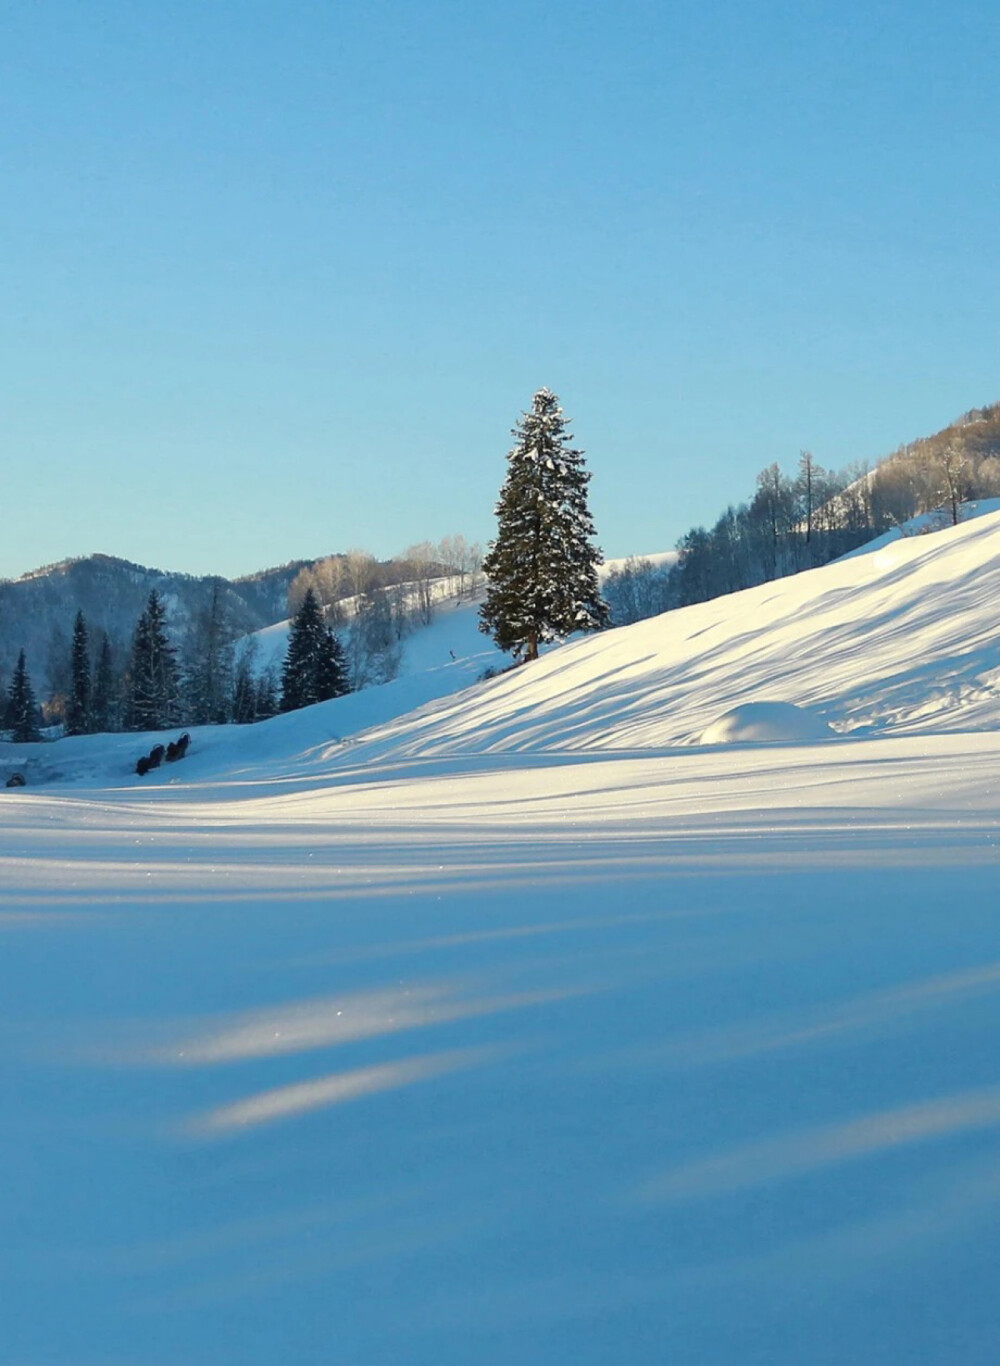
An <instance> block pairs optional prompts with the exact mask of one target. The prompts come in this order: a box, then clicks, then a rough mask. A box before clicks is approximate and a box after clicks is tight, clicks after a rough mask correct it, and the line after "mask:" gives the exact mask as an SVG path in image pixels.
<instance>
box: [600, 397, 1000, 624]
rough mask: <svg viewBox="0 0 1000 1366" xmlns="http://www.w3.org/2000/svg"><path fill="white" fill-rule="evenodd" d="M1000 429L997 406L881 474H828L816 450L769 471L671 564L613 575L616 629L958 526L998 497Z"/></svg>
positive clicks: (907, 452)
mask: <svg viewBox="0 0 1000 1366" xmlns="http://www.w3.org/2000/svg"><path fill="white" fill-rule="evenodd" d="M998 425H1000V405H997V406H996V407H994V408H987V409H974V410H972V411H971V412H969V413H966V414H965V415H964V416H963V418H961V419H960V420H959V422H958V423H957V424H955V426H954V427H953V428H949V429H948V430H946V431H945V432H943V433H940V434H939V436H937V437H934V438H928V439H926V440H923V441H919V442H914V443H913V444H912V445H909V446H903V447H901V448H900V449H899V450H898V451H896V452H895V453H894V454H893V455H891V456H889V457H887V459H885V460H883V461H881V462H880V463H879V464H877V465H876V466H874V467H869V466H868V465H854V466H851V467H848V468H847V469H845V470H840V471H834V470H828V469H825V468H824V467H823V466H822V465H820V464H819V462H818V461H817V460H816V459H815V458H814V456H813V455H812V454H811V453H810V452H809V451H804V452H803V453H802V455H801V456H800V459H799V463H798V468H797V469H796V471H795V473H794V474H786V473H784V472H783V471H782V470H781V468H780V467H779V466H778V465H777V464H772V465H769V466H768V467H767V468H766V469H764V470H761V472H760V473H759V474H758V475H757V480H756V487H755V490H754V494H753V496H752V497H751V498H750V499H749V500H747V501H746V502H742V503H739V504H736V505H732V504H731V505H730V506H729V507H727V508H726V509H725V511H724V512H723V513H722V514H721V515H720V516H719V518H718V520H717V521H716V522H715V524H714V525H713V526H712V527H709V528H706V527H703V526H698V527H693V528H692V529H691V530H690V531H688V532H686V533H685V534H684V535H683V536H682V537H681V539H680V540H679V541H678V543H677V558H676V561H675V562H674V563H673V564H672V565H666V566H662V565H654V564H652V563H650V562H649V561H644V560H636V559H633V560H630V561H628V562H627V563H626V564H625V565H624V566H623V567H622V568H621V569H616V570H615V571H613V572H612V573H611V574H610V575H609V576H608V578H607V580H606V581H605V584H604V595H605V598H606V600H607V601H608V604H609V606H610V608H611V612H612V616H613V619H614V621H615V623H616V625H627V624H628V623H629V622H632V621H639V620H642V619H643V618H645V617H650V616H655V615H657V614H659V613H660V612H666V611H669V610H671V609H672V608H675V607H685V606H688V605H689V604H691V603H695V602H705V601H708V600H709V599H710V598H715V597H719V596H721V595H722V594H725V593H735V592H738V591H739V590H740V589H743V588H753V587H755V586H756V585H757V584H761V583H767V582H769V581H770V580H772V579H777V578H782V577H784V576H786V575H789V574H797V573H799V572H800V571H801V570H804V569H813V568H816V567H817V566H819V565H823V564H827V563H829V561H831V560H834V559H836V558H837V557H838V556H840V555H844V554H846V553H847V552H848V551H850V550H854V549H856V548H857V547H858V546H860V545H864V544H865V543H866V542H868V541H870V540H872V539H873V538H874V537H875V536H879V535H881V534H882V533H883V532H885V531H888V530H890V529H891V528H893V527H898V526H901V525H903V524H904V523H906V522H908V521H909V520H910V519H911V518H913V517H916V516H919V515H921V514H934V513H936V514H937V515H938V517H939V519H940V521H941V523H942V524H945V523H948V522H952V523H954V522H957V521H958V520H959V516H960V508H961V504H962V503H964V502H967V501H969V500H973V499H978V498H995V497H1000V457H998V455H997V454H996V444H997V442H998V438H997V433H996V428H997V426H998ZM977 437H979V438H980V441H979V443H977Z"/></svg>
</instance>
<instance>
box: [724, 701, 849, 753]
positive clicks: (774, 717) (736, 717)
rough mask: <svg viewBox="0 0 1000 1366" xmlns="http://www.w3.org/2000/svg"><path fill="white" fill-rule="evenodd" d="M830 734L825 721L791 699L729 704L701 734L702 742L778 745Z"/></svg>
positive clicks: (816, 738)
mask: <svg viewBox="0 0 1000 1366" xmlns="http://www.w3.org/2000/svg"><path fill="white" fill-rule="evenodd" d="M833 734H834V732H833V730H832V729H831V728H830V726H828V725H827V723H826V722H825V721H822V720H820V718H819V717H818V716H814V715H813V713H812V712H811V711H806V710H805V708H804V707H797V706H796V705H795V704H794V702H744V703H743V705H742V706H739V707H733V709H732V711H727V712H725V713H724V714H723V715H722V716H720V717H719V719H718V720H717V721H713V722H712V724H711V725H710V726H707V727H706V728H705V730H703V731H702V733H701V743H702V744H703V745H732V744H758V745H759V744H776V743H778V744H780V743H782V742H788V741H792V742H795V743H799V744H801V743H802V742H804V741H812V740H829V739H830V737H831V736H832V735H833Z"/></svg>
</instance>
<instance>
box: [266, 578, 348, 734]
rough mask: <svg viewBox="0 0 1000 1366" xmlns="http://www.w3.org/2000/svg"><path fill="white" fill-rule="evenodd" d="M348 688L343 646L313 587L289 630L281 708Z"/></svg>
mask: <svg viewBox="0 0 1000 1366" xmlns="http://www.w3.org/2000/svg"><path fill="white" fill-rule="evenodd" d="M347 691H348V686H347V670H346V666H345V663H344V654H343V650H342V649H341V647H340V642H339V641H338V640H337V637H336V636H335V635H334V634H333V632H332V631H331V629H330V628H329V627H328V626H327V625H326V624H325V623H324V621H323V612H322V609H321V608H320V605H319V602H318V601H317V599H316V594H315V593H314V592H313V590H312V589H311V588H310V589H308V590H307V591H306V595H305V597H304V598H303V599H302V606H301V607H300V608H299V610H298V611H297V612H296V614H295V617H294V618H293V620H292V626H291V630H290V631H289V633H288V653H287V654H286V656H285V663H284V666H283V668H282V670H281V710H282V711H296V710H297V709H298V708H299V707H308V706H311V705H312V703H313V702H325V701H326V700H327V698H330V697H340V696H341V695H342V694H343V693H345V692H347Z"/></svg>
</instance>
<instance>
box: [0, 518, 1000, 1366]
mask: <svg viewBox="0 0 1000 1366" xmlns="http://www.w3.org/2000/svg"><path fill="white" fill-rule="evenodd" d="M998 601H1000V515H998V514H993V515H992V516H984V517H982V518H980V519H978V520H976V521H973V522H969V523H967V524H965V525H962V526H959V527H957V528H954V529H951V530H948V531H944V532H941V533H938V534H936V535H934V536H927V537H920V538H914V539H904V540H901V541H899V542H898V543H895V544H893V545H892V546H890V547H887V548H885V549H883V550H882V551H877V552H875V553H873V554H871V555H869V556H861V557H857V558H855V559H852V560H847V561H843V562H841V563H839V564H836V565H831V566H828V567H826V568H825V569H822V570H817V571H814V572H813V573H811V574H806V575H799V576H797V577H796V578H794V579H786V580H782V581H780V582H778V583H773V584H768V585H765V586H764V587H762V588H758V589H753V590H750V591H749V592H746V593H742V594H739V595H736V596H734V597H731V598H727V599H720V600H718V601H717V602H713V603H708V604H704V605H701V606H698V607H694V608H689V609H686V610H685V611H683V612H677V613H672V614H670V615H668V616H666V617H663V618H659V619H656V620H654V621H650V622H641V623H639V624H638V625H636V626H632V627H627V628H623V629H621V630H619V631H614V632H608V633H606V634H604V635H602V636H598V637H593V638H589V639H584V640H581V641H579V642H576V643H573V644H570V645H567V646H564V647H562V648H561V649H559V650H555V651H553V652H552V653H551V654H550V655H548V656H547V657H545V658H544V659H542V660H541V661H539V662H537V663H536V664H533V665H531V666H529V667H526V668H524V669H520V670H516V671H514V672H512V673H508V674H504V675H503V676H501V677H499V678H496V679H493V680H491V681H488V682H485V683H479V684H476V683H474V682H473V677H474V676H475V675H477V674H478V673H479V672H481V668H480V661H478V660H477V661H476V662H475V664H470V663H469V662H468V655H467V653H464V650H465V647H464V646H463V647H462V648H461V649H459V648H455V647H454V646H452V645H450V644H449V645H445V646H444V648H445V650H451V649H455V653H456V655H457V656H459V658H458V660H457V661H455V662H453V661H451V659H450V655H449V656H448V658H447V659H441V658H437V659H436V660H434V661H431V663H432V665H433V667H431V668H429V669H427V670H425V671H418V672H413V673H411V674H410V675H409V676H408V677H406V678H402V679H400V680H398V681H397V682H396V683H394V684H390V685H387V687H386V688H382V689H372V690H370V691H369V692H366V693H361V694H358V695H357V696H355V697H349V698H344V699H338V700H337V701H335V702H330V703H325V704H322V705H321V706H319V707H315V708H310V709H308V710H307V711H304V712H300V713H295V714H292V715H289V716H284V717H278V718H276V719H275V720H273V721H270V722H266V723H263V724H261V725H259V726H255V727H250V728H245V729H242V728H236V727H230V728H224V729H222V730H216V731H212V730H204V731H196V732H194V740H193V744H192V748H191V751H190V753H189V755H188V757H187V758H186V759H185V760H184V761H183V762H182V763H180V764H177V765H174V766H172V767H171V768H163V769H161V770H158V771H157V772H156V773H155V774H153V775H150V776H149V777H148V778H147V779H144V780H141V779H138V778H136V777H135V776H134V775H132V774H131V772H130V769H131V763H132V761H133V759H134V755H135V753H137V752H139V751H141V749H142V748H143V742H142V740H141V739H138V738H137V737H113V738H109V737H84V738H80V739H76V740H67V741H60V742H58V743H57V744H54V745H49V746H36V747H32V748H33V751H34V752H33V753H31V754H28V753H27V751H26V750H25V749H23V748H22V749H16V750H15V748H14V747H13V746H9V745H3V746H0V778H2V777H4V776H5V775H6V773H7V771H8V770H10V769H11V768H13V767H16V766H24V765H25V760H26V759H27V760H28V763H27V771H28V774H29V779H30V780H31V782H32V785H31V786H29V787H28V788H26V789H23V790H17V791H0V802H2V806H0V831H2V834H0V841H2V843H0V1095H2V1096H3V1106H2V1108H0V1157H2V1161H0V1221H2V1226H3V1234H2V1237H0V1361H2V1362H3V1363H4V1366H6V1363H7V1362H10V1363H11V1366H41V1363H46V1364H48V1363H52V1364H53V1366H54V1364H55V1363H59V1366H111V1364H112V1363H114V1364H115V1366H119V1364H121V1366H125V1364H126V1363H127V1364H128V1366H147V1363H148V1366H202V1364H204V1366H209V1364H211V1366H228V1363H234V1366H235V1364H236V1363H239V1366H243V1363H247V1364H248V1366H257V1364H258V1363H260V1366H264V1363H267V1366H273V1363H282V1364H285V1363H288V1364H290V1366H299V1363H302V1364H303V1366H304V1364H305V1363H314V1362H324V1363H325V1362H337V1363H340V1362H343V1363H350V1364H351V1366H353V1364H354V1363H365V1366H368V1363H380V1364H381V1363H391V1366H410V1364H412V1366H425V1364H426V1366H432V1364H433V1366H451V1363H456V1364H457V1363H461V1364H462V1366H465V1363H468V1362H475V1363H477V1366H478V1364H479V1363H491V1364H492V1363H496V1364H497V1366H500V1364H501V1363H503V1366H507V1364H508V1363H528V1364H529V1366H536V1364H537V1366H543V1363H544V1366H554V1364H559V1366H561V1363H573V1366H581V1364H582V1366H607V1363H619V1362H621V1363H629V1364H630V1366H632V1364H633V1363H656V1366H660V1363H664V1362H669V1363H671V1366H674V1364H675V1363H676V1364H679V1366H717V1364H718V1366H723V1364H724V1366H747V1364H748V1363H749V1364H750V1366H758V1363H759V1364H760V1366H763V1364H764V1363H767V1364H768V1366H772V1364H775V1363H780V1366H805V1364H806V1363H807V1364H808V1366H834V1363H836V1366H841V1364H842V1363H844V1362H863V1363H865V1366H869V1363H878V1364H880V1366H881V1364H882V1363H884V1364H885V1366H889V1364H890V1363H891V1364H892V1366H898V1363H902V1362H906V1363H907V1366H910V1363H935V1366H937V1364H938V1363H940V1366H945V1364H946V1363H947V1366H952V1364H953V1363H959V1362H961V1363H962V1366H967V1364H968V1363H972V1364H973V1366H979V1364H980V1363H981V1364H982V1366H987V1363H990V1364H991V1366H992V1363H994V1362H995V1361H996V1359H997V1340H998V1328H1000V1325H998V1322H997V1309H996V1303H997V1289H998V1283H997V1282H998V1273H997V1265H998V1256H1000V1232H998V1217H997V1216H998V1213H1000V1157H998V1148H997V1141H998V1136H1000V1062H998V1056H997V1045H996V1040H997V1036H998V1032H1000V913H998V906H1000V897H998V895H997V894H998V891H1000V860H998V843H997V841H998V827H1000V814H998V792H1000V730H998V723H1000V631H998V629H997V610H996V604H997V602H998ZM453 626H454V628H455V629H454V630H453V632H452V636H451V638H452V639H459V638H460V637H459V635H458V626H457V621H456V622H454V623H453ZM480 643H481V645H485V644H486V642H485V638H480ZM442 644H443V642H442ZM430 648H432V649H436V648H437V647H435V646H431V647H430ZM439 654H440V651H439ZM428 679H429V680H431V681H429V682H428ZM468 684H471V686H463V685H468ZM456 685H458V686H460V687H462V690H461V691H457V692H454V691H451V689H453V688H454V687H455V686H456ZM753 702H759V703H767V704H769V706H768V709H767V715H768V719H769V724H771V725H772V726H776V725H778V722H779V721H780V717H781V715H782V714H783V710H784V709H783V708H781V707H779V706H777V705H775V704H778V703H787V704H794V705H795V706H796V707H798V708H800V709H802V710H804V711H806V712H808V713H809V714H811V715H812V716H814V717H815V718H817V719H818V720H820V721H823V722H826V723H827V724H829V725H831V726H832V727H833V728H834V730H835V731H837V732H838V734H836V735H834V736H833V737H832V738H831V739H826V740H820V741H815V742H814V741H806V742H802V741H795V740H794V739H792V738H786V739H783V740H778V741H777V742H772V743H742V742H740V743H715V744H699V743H697V740H698V737H699V736H701V734H702V733H703V732H704V731H705V730H706V728H707V727H709V726H710V725H711V723H712V722H713V721H715V720H717V719H718V718H720V717H721V716H722V715H723V713H726V712H728V711H730V710H731V709H732V708H733V707H735V706H737V705H740V704H743V703H753ZM413 707H416V708H417V710H416V711H413V710H412V708H413ZM790 724H791V723H789V725H790ZM726 733H727V734H730V733H731V732H726ZM770 733H771V734H774V733H776V732H775V731H773V730H772V731H771V732H770ZM777 733H778V734H785V735H790V734H791V731H790V730H786V731H784V732H782V731H780V730H779V731H778V732H777ZM745 735H746V732H739V733H738V734H737V738H738V739H741V738H742V737H743V736H745ZM32 765H34V768H32Z"/></svg>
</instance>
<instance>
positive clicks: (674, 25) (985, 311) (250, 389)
mask: <svg viewBox="0 0 1000 1366" xmlns="http://www.w3.org/2000/svg"><path fill="white" fill-rule="evenodd" d="M998 30H1000V9H998V6H997V2H996V0H982V3H978V4H963V3H961V2H959V3H956V4H951V5H948V6H946V5H943V4H940V3H933V4H931V3H921V0H913V2H912V3H906V4H903V3H880V2H879V0H866V2H865V3H857V2H856V0H836V3H810V2H809V0H795V3H792V0H786V2H783V3H759V2H758V0H697V2H695V0H674V2H670V0H659V2H658V3H653V0H618V2H617V3H592V2H591V0H576V2H575V3H572V4H570V3H565V0H550V2H549V3H546V4H535V3H528V0H504V3H502V4H495V5H474V4H472V3H471V2H469V0H466V2H465V3H453V2H452V0H365V3H357V4H354V3H340V0H292V2H291V3H289V2H288V0H285V2H284V3H277V0H238V3H222V2H221V0H207V3H206V0H156V3H150V2H148V0H102V2H101V3H100V4H98V5H86V4H83V3H80V2H79V0H76V2H74V3H69V0H62V3H60V2H59V0H53V2H52V3H46V4H39V3H27V0H14V3H2V0H0V460H2V465H0V470H2V482H0V496H2V508H3V517H2V526H3V533H2V536H0V575H7V576H13V575H16V574H19V573H21V572H24V571H25V570H28V569H30V568H33V567H35V566H37V565H40V564H43V563H47V562H51V561H54V560H58V559H62V558H64V557H67V556H70V555H80V554H87V553H89V552H91V551H95V550H100V551H104V552H106V553H110V554H117V555H123V556H125V557H127V558H130V559H135V560H139V561H141V562H143V563H146V564H152V565H157V566H159V567H160V568H169V569H186V570H190V571H192V572H218V573H223V574H239V573H244V572H248V571H251V570H253V569H256V568H262V567H264V566H266V565H271V564H276V563H281V562H284V561H286V560H289V559H292V558H297V557H299V556H313V555H320V554H325V553H329V552H331V551H335V550H343V549H347V548H348V547H351V546H362V547H365V548H368V549H370V550H372V551H374V552H375V553H376V554H379V555H390V554H392V553H395V552H397V551H399V550H401V549H403V548H404V547H405V546H406V545H408V544H409V543H411V542H414V541H417V540H423V539H425V538H427V539H432V540H437V539H439V538H440V537H441V536H443V535H446V534H449V533H452V532H462V533H464V534H465V535H466V536H468V537H470V538H476V539H482V540H486V539H488V538H489V537H490V536H491V535H492V534H493V529H494V522H493V515H492V513H493V506H494V502H495V499H496V494H497V491H498V488H499V485H500V482H501V480H502V478H503V474H504V456H505V454H506V451H507V450H508V448H509V445H510V436H509V429H510V427H511V425H512V424H513V422H514V421H515V419H516V418H517V416H518V413H519V411H520V410H521V409H523V408H525V407H527V406H528V405H529V404H530V400H531V395H532V393H533V392H534V390H535V389H537V388H538V387H540V386H542V385H548V386H549V387H550V388H552V389H554V390H555V391H556V392H557V393H558V394H559V396H560V398H561V399H562V401H563V404H564V406H565V408H566V410H567V412H568V413H569V414H570V415H571V416H572V417H573V418H574V430H575V433H576V436H577V440H578V444H579V445H581V446H582V447H583V448H584V449H585V450H586V451H587V455H588V461H589V466H590V468H591V470H592V472H593V483H592V486H591V490H592V510H593V512H594V516H595V519H596V522H597V526H598V532H599V539H600V542H601V544H602V545H603V547H604V550H605V552H606V554H608V555H609V556H616V555H624V554H628V553H630V552H635V551H651V550H657V549H665V548H667V547H669V546H671V545H672V544H673V543H674V541H675V540H676V539H677V537H678V536H679V535H680V534H681V533H682V532H683V531H685V530H686V529H687V528H688V527H689V526H690V525H692V524H693V523H696V522H711V521H714V519H715V517H716V516H717V514H718V513H719V512H720V511H721V509H722V507H723V506H724V505H725V503H727V502H729V501H738V500H739V499H741V498H742V497H745V496H747V495H748V494H750V493H751V492H752V489H753V481H754V476H755V474H756V472H757V470H758V469H760V468H761V467H762V466H764V465H766V464H769V463H770V462H771V461H772V460H777V461H778V462H779V463H781V464H782V465H784V466H786V467H787V468H792V467H793V466H794V464H795V463H796V461H797V458H798V453H799V450H800V449H801V448H802V447H809V448H810V449H811V450H813V451H814V453H815V455H816V457H817V459H818V460H819V461H820V462H821V463H824V464H829V465H832V466H840V465H843V464H846V463H847V462H849V461H853V460H859V459H863V458H866V457H877V456H879V455H883V454H885V453H887V452H888V451H890V450H891V449H893V448H894V447H895V446H896V445H898V444H899V443H900V442H902V441H904V440H907V439H912V438H913V437H915V436H919V435H922V434H924V433H927V432H930V431H932V430H935V429H937V428H939V427H941V426H943V425H945V424H946V423H947V422H948V421H950V420H951V419H953V418H955V417H957V416H958V414H959V413H960V412H962V411H963V410H964V409H966V408H969V407H973V406H978V405H980V404H984V403H989V402H995V401H997V400H1000V370H998V364H997V362H998V355H1000V352H998V346H997V332H998V320H1000V250H998V248H1000V214H998V209H1000V203H998V200H1000V194H998V165H1000V115H998V108H1000V106H998V90H1000V81H998V75H1000V70H998V67H1000V63H998V58H1000V40H998Z"/></svg>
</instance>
